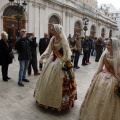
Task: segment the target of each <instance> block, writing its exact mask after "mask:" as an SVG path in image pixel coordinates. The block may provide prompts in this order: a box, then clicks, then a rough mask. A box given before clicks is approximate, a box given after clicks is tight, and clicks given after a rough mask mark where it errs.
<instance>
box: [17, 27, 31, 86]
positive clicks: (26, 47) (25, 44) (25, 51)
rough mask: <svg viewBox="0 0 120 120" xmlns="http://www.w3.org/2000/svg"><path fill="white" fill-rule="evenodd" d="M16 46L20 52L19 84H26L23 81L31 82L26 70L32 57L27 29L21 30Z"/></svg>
mask: <svg viewBox="0 0 120 120" xmlns="http://www.w3.org/2000/svg"><path fill="white" fill-rule="evenodd" d="M15 48H16V50H17V52H18V60H19V64H20V69H19V80H18V85H19V86H24V84H23V83H22V81H24V82H29V80H27V79H26V70H27V68H28V65H29V61H30V60H31V58H32V55H31V48H30V43H29V40H28V39H27V38H26V30H25V29H22V30H21V37H20V39H19V40H18V41H17V42H16V45H15Z"/></svg>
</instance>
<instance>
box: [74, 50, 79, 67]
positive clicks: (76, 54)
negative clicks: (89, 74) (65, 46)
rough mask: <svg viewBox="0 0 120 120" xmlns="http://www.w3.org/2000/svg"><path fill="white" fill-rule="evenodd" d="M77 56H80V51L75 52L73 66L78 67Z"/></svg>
mask: <svg viewBox="0 0 120 120" xmlns="http://www.w3.org/2000/svg"><path fill="white" fill-rule="evenodd" d="M79 57H80V52H78V51H76V52H75V59H74V67H75V68H76V67H78V61H79Z"/></svg>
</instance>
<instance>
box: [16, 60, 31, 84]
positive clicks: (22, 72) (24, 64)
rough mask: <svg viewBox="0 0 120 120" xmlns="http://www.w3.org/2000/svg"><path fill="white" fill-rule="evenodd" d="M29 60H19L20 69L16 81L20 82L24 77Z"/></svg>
mask: <svg viewBox="0 0 120 120" xmlns="http://www.w3.org/2000/svg"><path fill="white" fill-rule="evenodd" d="M29 62H30V60H20V61H19V64H20V69H19V80H18V82H19V83H21V82H22V80H23V79H26V71H27V68H28V65H29Z"/></svg>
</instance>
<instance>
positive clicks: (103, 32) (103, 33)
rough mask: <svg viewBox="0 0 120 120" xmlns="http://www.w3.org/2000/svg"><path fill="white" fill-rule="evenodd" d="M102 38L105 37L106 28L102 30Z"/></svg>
mask: <svg viewBox="0 0 120 120" xmlns="http://www.w3.org/2000/svg"><path fill="white" fill-rule="evenodd" d="M101 37H103V38H104V37H105V29H104V28H102V30H101Z"/></svg>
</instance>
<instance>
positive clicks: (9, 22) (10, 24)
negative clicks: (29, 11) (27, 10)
mask: <svg viewBox="0 0 120 120" xmlns="http://www.w3.org/2000/svg"><path fill="white" fill-rule="evenodd" d="M22 28H25V20H21V21H20V29H22ZM3 30H4V31H6V32H7V33H8V40H10V41H11V44H12V47H13V48H14V46H15V42H16V38H17V31H18V21H17V20H16V19H14V18H10V17H4V18H3Z"/></svg>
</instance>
